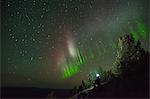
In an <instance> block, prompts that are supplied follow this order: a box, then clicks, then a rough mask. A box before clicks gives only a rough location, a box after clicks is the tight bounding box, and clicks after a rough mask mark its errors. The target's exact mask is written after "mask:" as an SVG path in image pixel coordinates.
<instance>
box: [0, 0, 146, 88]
mask: <svg viewBox="0 0 150 99" xmlns="http://www.w3.org/2000/svg"><path fill="white" fill-rule="evenodd" d="M148 22H149V21H148V0H2V1H1V29H2V31H1V32H2V35H1V37H2V44H1V47H2V61H1V62H2V64H1V77H2V86H32V87H48V88H72V87H73V86H74V85H77V84H79V83H80V82H81V80H86V79H87V78H88V75H89V74H90V73H95V74H97V72H99V71H100V70H99V69H102V70H107V69H109V68H110V67H111V66H112V64H113V62H114V60H115V55H116V49H117V42H118V38H119V37H120V36H122V35H124V34H126V33H127V34H129V33H132V34H133V37H134V39H135V40H136V41H137V40H138V39H140V40H141V42H142V46H143V47H144V48H145V49H148V40H149V33H148Z"/></svg>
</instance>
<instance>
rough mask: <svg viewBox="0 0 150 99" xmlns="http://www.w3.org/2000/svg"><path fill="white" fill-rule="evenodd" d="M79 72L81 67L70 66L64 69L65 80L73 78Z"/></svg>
mask: <svg viewBox="0 0 150 99" xmlns="http://www.w3.org/2000/svg"><path fill="white" fill-rule="evenodd" d="M78 71H79V66H78V65H74V64H68V65H66V67H65V68H64V72H63V78H68V77H71V76H73V75H74V74H76V73H77V72H78Z"/></svg>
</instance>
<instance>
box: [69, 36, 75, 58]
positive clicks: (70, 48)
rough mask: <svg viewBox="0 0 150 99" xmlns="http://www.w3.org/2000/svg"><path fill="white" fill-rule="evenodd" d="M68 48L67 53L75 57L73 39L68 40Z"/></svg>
mask: <svg viewBox="0 0 150 99" xmlns="http://www.w3.org/2000/svg"><path fill="white" fill-rule="evenodd" d="M68 50H69V54H70V55H71V56H72V57H75V56H76V50H75V46H74V43H73V41H72V40H71V39H70V40H68Z"/></svg>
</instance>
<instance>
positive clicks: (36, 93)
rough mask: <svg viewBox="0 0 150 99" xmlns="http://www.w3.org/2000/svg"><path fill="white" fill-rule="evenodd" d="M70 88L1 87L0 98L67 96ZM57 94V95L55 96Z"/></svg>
mask: <svg viewBox="0 0 150 99" xmlns="http://www.w3.org/2000/svg"><path fill="white" fill-rule="evenodd" d="M69 94H70V90H65V89H61V90H59V89H48V88H32V87H2V88H1V98H52V97H55V98H67V97H69ZM56 96H57V97H56Z"/></svg>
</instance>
